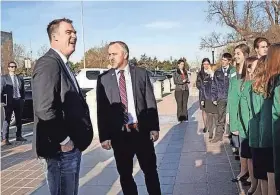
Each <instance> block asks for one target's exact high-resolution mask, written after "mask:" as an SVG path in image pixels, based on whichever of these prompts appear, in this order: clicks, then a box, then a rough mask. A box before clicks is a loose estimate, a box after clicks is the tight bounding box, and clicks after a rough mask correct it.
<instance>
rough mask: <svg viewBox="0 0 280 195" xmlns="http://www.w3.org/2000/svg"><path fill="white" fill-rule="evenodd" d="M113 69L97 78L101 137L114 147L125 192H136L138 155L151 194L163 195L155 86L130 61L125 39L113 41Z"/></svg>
mask: <svg viewBox="0 0 280 195" xmlns="http://www.w3.org/2000/svg"><path fill="white" fill-rule="evenodd" d="M108 53H109V59H110V62H111V65H112V67H113V68H112V69H110V70H109V71H107V72H105V73H104V74H102V75H100V76H99V77H98V80H97V119H98V120H97V121H98V131H99V139H100V143H101V145H102V147H103V148H104V149H106V150H110V149H111V148H113V150H114V156H115V159H116V164H117V170H118V172H119V174H120V182H121V186H122V190H123V193H124V194H125V195H136V194H138V192H137V186H136V184H135V181H134V179H133V176H132V170H133V157H134V155H135V154H136V156H137V158H138V161H139V164H140V167H141V169H142V170H143V172H144V174H145V181H146V185H147V190H148V192H149V194H153V195H160V194H161V190H160V183H159V178H158V173H157V165H156V155H155V149H154V144H153V142H155V141H157V139H158V137H159V119H158V112H157V104H156V100H155V97H154V93H153V88H152V85H151V83H150V80H149V76H148V74H147V71H146V70H145V69H142V68H138V67H135V66H131V65H129V64H128V58H129V50H128V47H127V45H126V44H125V43H124V42H121V41H116V42H112V43H110V44H109V49H108Z"/></svg>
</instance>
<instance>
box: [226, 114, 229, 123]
mask: <svg viewBox="0 0 280 195" xmlns="http://www.w3.org/2000/svg"><path fill="white" fill-rule="evenodd" d="M226 124H229V113H227V114H226Z"/></svg>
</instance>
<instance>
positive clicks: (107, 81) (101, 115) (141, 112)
mask: <svg viewBox="0 0 280 195" xmlns="http://www.w3.org/2000/svg"><path fill="white" fill-rule="evenodd" d="M130 74H131V81H132V85H133V96H134V103H135V110H136V115H137V119H138V126H139V131H140V132H142V133H149V132H150V131H152V130H155V131H159V119H158V111H157V103H156V100H155V96H154V93H153V88H152V85H151V82H150V79H149V76H148V74H147V71H146V70H145V69H143V68H139V67H135V66H130ZM97 119H98V120H97V121H98V130H99V139H100V142H103V141H105V140H111V139H114V138H115V137H117V136H118V135H119V134H120V132H121V130H122V127H123V111H122V106H121V99H120V92H119V87H118V83H117V76H116V74H115V69H110V70H109V71H107V72H105V73H103V74H102V75H100V76H99V77H98V80H97Z"/></svg>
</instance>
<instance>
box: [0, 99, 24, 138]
mask: <svg viewBox="0 0 280 195" xmlns="http://www.w3.org/2000/svg"><path fill="white" fill-rule="evenodd" d="M23 103H24V101H23V99H13V102H12V104H8V105H7V106H5V107H4V109H5V120H4V122H3V127H2V139H7V140H8V139H9V128H10V122H11V117H12V114H13V111H14V113H15V118H16V126H17V132H16V136H17V137H21V136H22V135H21V128H22V122H21V120H22V110H23Z"/></svg>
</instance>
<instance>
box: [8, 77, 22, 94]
mask: <svg viewBox="0 0 280 195" xmlns="http://www.w3.org/2000/svg"><path fill="white" fill-rule="evenodd" d="M10 77H11V79H12V83H13V87H16V86H17V98H21V95H20V92H19V82H18V78H17V76H16V75H10ZM14 77H15V80H16V83H14ZM13 98H16V96H15V94H13Z"/></svg>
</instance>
